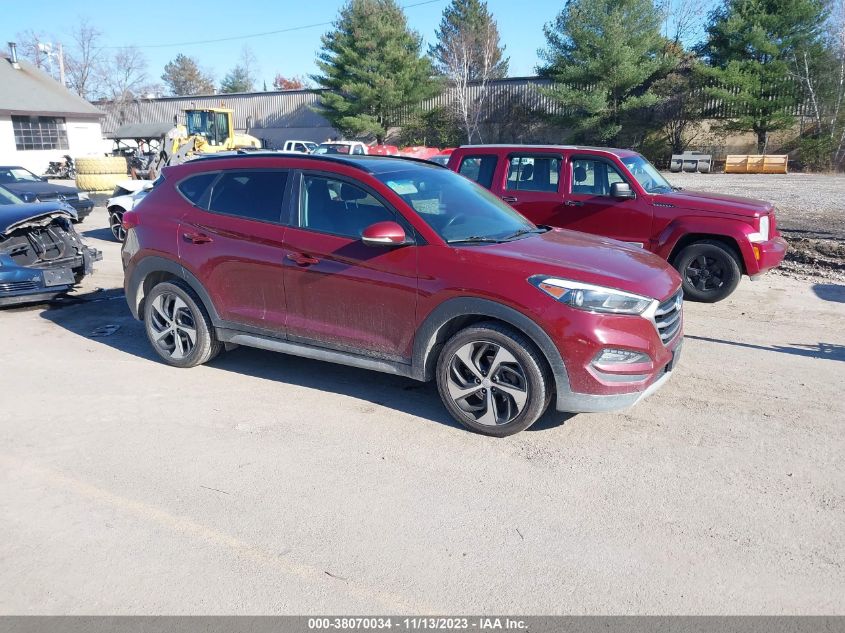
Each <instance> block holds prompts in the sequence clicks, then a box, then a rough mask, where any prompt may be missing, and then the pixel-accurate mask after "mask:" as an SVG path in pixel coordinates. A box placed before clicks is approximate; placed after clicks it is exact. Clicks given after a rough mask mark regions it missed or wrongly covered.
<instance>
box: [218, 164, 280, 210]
mask: <svg viewBox="0 0 845 633" xmlns="http://www.w3.org/2000/svg"><path fill="white" fill-rule="evenodd" d="M287 178H288V172H287V171H285V170H271V169H267V170H255V171H250V170H237V171H229V172H225V173H224V174H223V175H221V176H220V178H219V179H218V180H217V181H216V182H215V183H214V185H213V187H212V190H211V198H210V199H209V202H208V210H209V211H211V212H213V213H222V214H225V215H234V216H237V217H241V218H247V219H249V220H259V221H261V222H275V223H278V222H279V219H280V217H281V213H282V201H283V200H284V196H285V184H286V183H287Z"/></svg>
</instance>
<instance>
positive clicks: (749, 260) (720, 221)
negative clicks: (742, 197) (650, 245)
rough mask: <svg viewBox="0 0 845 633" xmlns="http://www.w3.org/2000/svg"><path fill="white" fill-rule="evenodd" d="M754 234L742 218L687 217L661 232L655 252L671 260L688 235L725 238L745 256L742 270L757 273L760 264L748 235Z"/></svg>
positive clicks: (670, 224)
mask: <svg viewBox="0 0 845 633" xmlns="http://www.w3.org/2000/svg"><path fill="white" fill-rule="evenodd" d="M751 233H754V227H753V226H751V225H750V224H749V223H748V222H743V221H741V220H732V219H729V218H713V217H700V216H687V217H682V218H677V219H675V220H672V222H670V223H669V224H668V225H667V226H666V228H664V229H663V231H661V232H660V234H659V235H658V237H657V244H656V247H655V251H654V252H655V254H657V255H659V256H660V257H662V258H663V259H665V260H668V259H669V257H670V256H671V255H672V251H674V250H675V247H676V246H677V245H678V242H680V241H681V240H682V239H683V238H684V237H686V236H688V235H700V236H701V237H702V239H708V238H710V239H719V238H723V240H724V241H727V242H729V243H731V244H735V245H736V247H737V250H738V251H739V255H740V257H742V263H743V269H744V270H745V272H746V273H747V274H749V275H753V274H755V273H756V272H758V268H759V264H758V262H757V260H756V259H755V257H754V250H753V249H752V247H751V240H750V239H749V237H748V236H749V235H750V234H751ZM670 263H671V262H670Z"/></svg>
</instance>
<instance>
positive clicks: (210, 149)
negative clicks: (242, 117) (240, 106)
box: [155, 107, 261, 175]
mask: <svg viewBox="0 0 845 633" xmlns="http://www.w3.org/2000/svg"><path fill="white" fill-rule="evenodd" d="M184 112H185V125H176V126H175V127H174V128H173V129H172V130H170V132H168V133H167V136H166V137H165V139H164V143H163V144H162V152H161V156H160V160H159V163H158V165H157V166H156V170H155V173H156V175H157V174H158V173H159V172H160V170H161V168H162V167H164V166H166V165H179V164H180V163H184V162H185V161H186V160H190V159H191V158H193V157H195V156H198V155H202V154H214V153H216V152H223V151H226V150H233V149H261V141H260V140H259V139H257V138H255V137H254V136H251V135H249V134H237V133H235V131H234V115H233V111H232V110H231V109H229V108H223V107H220V108H190V109H187V110H184ZM175 118H176V117H174V119H175Z"/></svg>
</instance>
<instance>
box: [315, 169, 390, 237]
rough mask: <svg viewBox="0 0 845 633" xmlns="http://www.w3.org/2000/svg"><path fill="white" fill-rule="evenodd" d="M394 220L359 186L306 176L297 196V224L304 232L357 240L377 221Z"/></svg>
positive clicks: (331, 179)
mask: <svg viewBox="0 0 845 633" xmlns="http://www.w3.org/2000/svg"><path fill="white" fill-rule="evenodd" d="M388 220H396V215H395V214H394V213H393V211H391V210H390V209H388V208H387V207H385V206H384V205H383V204H382V203H381V202H379V201H378V200H377V199H376V198H375V197H373V196H372V195H371V194H369V193H367V192H366V191H364V190H363V189H362V188H360V187H356V186H355V185H353V184H350V183H348V182H344V181H342V180H335V179H333V178H326V177H324V176H309V175H306V176H305V177H304V178H303V179H302V187H301V188H300V193H299V224H300V226H301V227H302V228H304V229H311V230H313V231H320V232H321V233H333V234H335V235H341V236H343V237H348V238H351V239H355V240H357V239H359V238H360V237H361V233H362V232H363V231H364V229H365V228H367V227H368V226H370V225H371V224H375V223H376V222H385V221H388Z"/></svg>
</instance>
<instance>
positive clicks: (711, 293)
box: [674, 240, 742, 303]
mask: <svg viewBox="0 0 845 633" xmlns="http://www.w3.org/2000/svg"><path fill="white" fill-rule="evenodd" d="M674 266H675V269H676V270H677V271H678V272H679V273H680V274H681V277H682V278H683V280H684V297H685V298H687V299H692V300H693V301H701V302H703V303H715V302H716V301H721V300H722V299H724V298H726V297H727V296H728V295H730V294H731V293H732V292H733V291H734V290H736V287H737V284H739V279H740V277H741V276H742V269H741V268H740V267H739V262H738V257H737V255H736V254H735V253H734V252H733V250H732V249H731V248H730V247H729V246H727V245H725V244H723V243H722V242H715V241H709V240H706V241H702V242H695V243H694V244H690V245H689V246H687V247H686V248H684V249H683V250H682V251H681V252H680V253H678V256H677V257H675V261H674Z"/></svg>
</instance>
